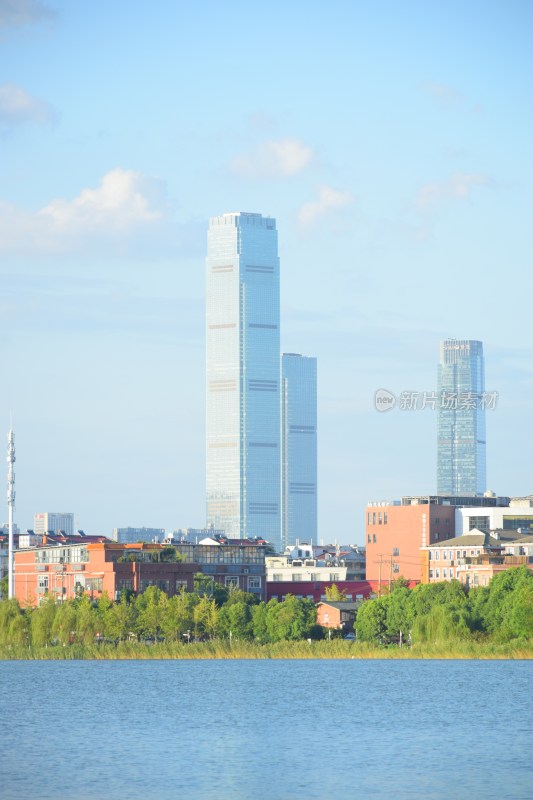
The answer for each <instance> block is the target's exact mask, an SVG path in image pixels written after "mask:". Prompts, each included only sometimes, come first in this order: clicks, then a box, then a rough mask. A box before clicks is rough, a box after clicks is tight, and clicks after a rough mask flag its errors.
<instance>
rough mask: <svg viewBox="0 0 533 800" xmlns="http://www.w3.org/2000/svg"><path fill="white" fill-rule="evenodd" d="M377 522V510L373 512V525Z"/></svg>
mask: <svg viewBox="0 0 533 800" xmlns="http://www.w3.org/2000/svg"><path fill="white" fill-rule="evenodd" d="M375 524H376V512H375V511H374V512H373V514H372V525H375Z"/></svg>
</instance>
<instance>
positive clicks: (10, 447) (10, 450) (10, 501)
mask: <svg viewBox="0 0 533 800" xmlns="http://www.w3.org/2000/svg"><path fill="white" fill-rule="evenodd" d="M14 463H15V434H14V433H13V429H12V428H11V429H10V431H9V433H8V434H7V465H8V466H7V508H8V515H9V516H8V520H9V521H8V526H9V528H8V531H9V532H8V555H7V557H8V584H7V585H8V591H7V596H8V597H9V599H11V598H12V597H14V596H15V593H14V576H13V566H14V564H13V508H14V507H15V468H14V466H13V465H14Z"/></svg>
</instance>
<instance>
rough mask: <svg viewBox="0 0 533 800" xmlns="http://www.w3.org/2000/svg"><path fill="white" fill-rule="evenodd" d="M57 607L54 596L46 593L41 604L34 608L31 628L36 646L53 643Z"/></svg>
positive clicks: (32, 638)
mask: <svg viewBox="0 0 533 800" xmlns="http://www.w3.org/2000/svg"><path fill="white" fill-rule="evenodd" d="M56 608H57V607H56V603H55V600H54V599H53V597H52V596H51V595H49V594H46V595H45V596H44V597H43V599H42V600H41V604H40V605H39V606H37V608H34V609H33V611H32V615H31V622H30V629H31V641H32V644H33V645H35V646H36V647H43V646H47V645H49V644H50V643H51V641H52V626H53V624H54V617H55V615H56Z"/></svg>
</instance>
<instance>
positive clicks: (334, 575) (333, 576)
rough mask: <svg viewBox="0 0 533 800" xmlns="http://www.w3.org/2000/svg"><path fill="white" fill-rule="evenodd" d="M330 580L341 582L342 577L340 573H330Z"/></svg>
mask: <svg viewBox="0 0 533 800" xmlns="http://www.w3.org/2000/svg"><path fill="white" fill-rule="evenodd" d="M329 579H330V581H339V580H340V575H339V573H338V572H330V573H329Z"/></svg>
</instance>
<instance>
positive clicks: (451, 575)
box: [450, 569, 453, 578]
mask: <svg viewBox="0 0 533 800" xmlns="http://www.w3.org/2000/svg"><path fill="white" fill-rule="evenodd" d="M450 578H453V569H450Z"/></svg>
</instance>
